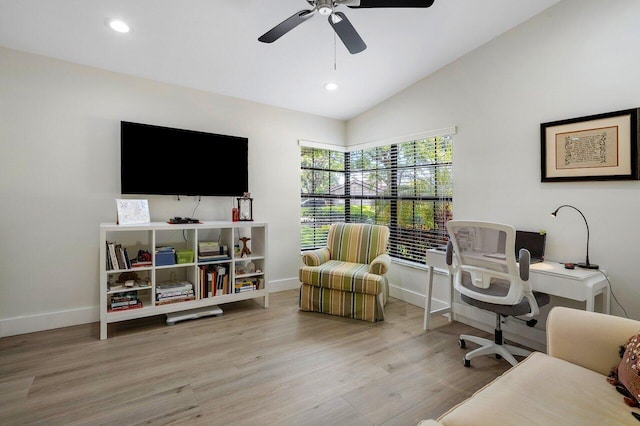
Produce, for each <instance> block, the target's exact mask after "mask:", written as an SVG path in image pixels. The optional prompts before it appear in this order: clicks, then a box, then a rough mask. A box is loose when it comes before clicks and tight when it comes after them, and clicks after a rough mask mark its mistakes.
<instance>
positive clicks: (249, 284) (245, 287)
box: [234, 278, 262, 293]
mask: <svg viewBox="0 0 640 426" xmlns="http://www.w3.org/2000/svg"><path fill="white" fill-rule="evenodd" d="M261 281H262V279H261V278H246V279H239V280H236V282H235V285H234V292H236V293H243V292H245V291H253V290H259V289H260V286H261Z"/></svg>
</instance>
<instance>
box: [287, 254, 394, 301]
mask: <svg viewBox="0 0 640 426" xmlns="http://www.w3.org/2000/svg"><path fill="white" fill-rule="evenodd" d="M299 275H300V281H301V282H303V283H307V284H313V285H314V286H315V287H321V288H331V289H334V290H344V291H351V292H356V293H365V294H378V293H380V291H381V289H382V285H383V281H384V279H385V278H384V276H382V275H377V274H371V273H369V265H365V264H361V263H351V262H342V261H340V260H329V261H328V262H325V263H323V264H322V265H320V266H303V267H301V268H300V272H299Z"/></svg>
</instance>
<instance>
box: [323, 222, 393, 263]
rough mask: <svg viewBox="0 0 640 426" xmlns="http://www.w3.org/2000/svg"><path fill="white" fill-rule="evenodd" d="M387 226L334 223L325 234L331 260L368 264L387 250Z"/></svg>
mask: <svg viewBox="0 0 640 426" xmlns="http://www.w3.org/2000/svg"><path fill="white" fill-rule="evenodd" d="M388 240H389V228H387V227H386V226H376V225H368V224H365V223H334V224H333V225H331V229H330V230H329V235H328V236H327V247H328V248H329V251H330V252H331V259H332V260H342V261H344V262H351V263H366V264H370V263H371V262H372V261H373V259H375V258H376V257H377V256H378V255H379V254H382V253H384V252H385V251H386V250H387V241H388Z"/></svg>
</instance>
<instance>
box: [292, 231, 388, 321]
mask: <svg viewBox="0 0 640 426" xmlns="http://www.w3.org/2000/svg"><path fill="white" fill-rule="evenodd" d="M388 240H389V228H388V227H386V226H381V225H369V224H362V223H334V224H332V225H331V227H330V228H329V235H328V236H327V247H323V248H320V249H316V250H312V251H307V252H304V253H303V255H302V262H303V263H304V266H302V267H301V268H300V271H299V278H300V282H301V283H302V285H301V286H300V309H301V310H303V311H311V312H323V313H326V314H331V315H339V316H342V317H350V318H355V319H360V320H365V321H370V322H375V321H381V320H383V319H384V305H385V304H386V303H387V298H388V297H389V285H388V282H387V277H386V273H387V270H388V269H389V264H390V263H391V257H390V256H389V255H388V254H387V253H386V249H387V242H388Z"/></svg>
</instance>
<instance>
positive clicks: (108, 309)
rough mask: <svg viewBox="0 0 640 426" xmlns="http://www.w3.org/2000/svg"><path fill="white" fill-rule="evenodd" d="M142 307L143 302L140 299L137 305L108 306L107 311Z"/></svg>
mask: <svg viewBox="0 0 640 426" xmlns="http://www.w3.org/2000/svg"><path fill="white" fill-rule="evenodd" d="M139 308H142V302H140V301H138V303H136V304H135V305H126V306H117V307H115V308H111V307H108V308H107V312H116V311H126V310H129V309H139Z"/></svg>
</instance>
